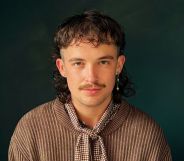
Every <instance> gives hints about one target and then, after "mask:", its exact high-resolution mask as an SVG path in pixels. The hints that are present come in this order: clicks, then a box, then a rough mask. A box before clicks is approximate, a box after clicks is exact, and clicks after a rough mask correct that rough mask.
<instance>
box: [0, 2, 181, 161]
mask: <svg viewBox="0 0 184 161" xmlns="http://www.w3.org/2000/svg"><path fill="white" fill-rule="evenodd" d="M84 9H98V10H101V11H103V12H105V13H107V14H109V15H111V16H112V17H113V18H115V19H116V20H118V21H119V22H120V23H121V24H122V25H123V26H124V28H125V31H126V40H127V45H126V60H127V61H126V66H127V69H128V72H129V74H130V75H131V78H132V80H133V82H134V83H135V86H136V89H137V94H136V96H134V97H132V98H131V99H129V101H130V102H131V103H132V104H134V105H136V106H137V107H138V108H140V109H142V110H143V111H145V112H147V113H149V114H150V115H151V116H152V117H153V118H154V119H155V120H156V121H157V122H158V123H159V124H160V126H161V127H162V128H163V129H164V132H165V135H166V137H167V140H168V142H169V144H170V146H171V149H172V155H173V160H175V161H183V160H184V157H183V145H184V139H183V137H184V125H183V123H184V121H183V113H184V103H183V102H184V95H183V93H184V92H183V91H184V85H183V84H184V71H183V70H184V63H183V61H184V47H183V46H184V44H183V43H184V1H183V0H174V1H173V0H167V1H166V0H117V1H115V0H78V1H76V0H52V1H51V0H50V1H49V0H46V1H44V0H39V1H36V0H35V1H34V0H26V1H23V0H14V1H13V0H10V1H6V2H5V1H4V2H1V5H0V16H1V19H0V26H1V29H0V46H1V50H0V52H1V55H0V69H1V78H0V81H1V83H0V85H1V87H0V89H1V92H0V94H1V97H0V98H1V101H0V160H1V161H6V160H7V151H8V145H9V141H10V137H11V135H12V133H13V130H14V128H15V126H16V124H17V122H18V120H19V119H20V118H21V116H22V115H23V114H24V113H26V112H27V111H29V110H30V109H32V108H33V107H35V106H37V105H39V104H41V103H43V102H46V101H49V100H51V99H53V98H54V97H55V91H54V89H53V85H52V68H53V65H52V60H51V56H50V55H51V52H52V37H53V32H54V31H55V29H56V26H57V25H58V24H59V23H60V22H61V21H62V19H63V18H65V17H67V16H70V15H73V14H75V13H79V12H81V11H82V10H84Z"/></svg>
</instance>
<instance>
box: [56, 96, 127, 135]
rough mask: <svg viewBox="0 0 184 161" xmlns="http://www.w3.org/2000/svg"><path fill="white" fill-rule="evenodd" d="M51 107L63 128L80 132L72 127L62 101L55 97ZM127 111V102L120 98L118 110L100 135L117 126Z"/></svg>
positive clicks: (111, 130)
mask: <svg viewBox="0 0 184 161" xmlns="http://www.w3.org/2000/svg"><path fill="white" fill-rule="evenodd" d="M53 109H54V111H55V114H56V117H57V119H58V121H59V122H60V123H61V125H62V126H64V127H65V128H67V129H68V130H70V131H72V132H73V133H75V134H77V135H79V134H80V132H78V131H77V130H76V129H75V128H74V126H73V124H72V122H71V120H70V117H69V115H68V113H67V111H66V110H65V108H64V105H63V103H61V102H60V101H59V99H58V98H56V99H55V101H54V103H53ZM129 112H130V107H129V104H128V103H127V102H126V101H125V100H122V103H121V105H120V108H119V110H118V112H117V113H116V115H115V116H114V118H113V119H112V120H111V121H110V122H109V123H108V124H107V126H106V127H105V128H104V129H103V130H102V131H101V132H100V135H101V136H102V137H103V136H105V135H108V134H110V133H111V132H113V131H115V130H116V129H117V128H119V127H120V126H121V125H122V124H123V123H124V121H125V120H126V118H127V116H128V114H129Z"/></svg>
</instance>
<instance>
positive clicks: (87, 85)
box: [79, 83, 106, 90]
mask: <svg viewBox="0 0 184 161" xmlns="http://www.w3.org/2000/svg"><path fill="white" fill-rule="evenodd" d="M95 87H98V88H105V87H106V85H105V84H100V83H93V84H89V83H88V84H84V85H81V86H79V90H82V89H86V88H95Z"/></svg>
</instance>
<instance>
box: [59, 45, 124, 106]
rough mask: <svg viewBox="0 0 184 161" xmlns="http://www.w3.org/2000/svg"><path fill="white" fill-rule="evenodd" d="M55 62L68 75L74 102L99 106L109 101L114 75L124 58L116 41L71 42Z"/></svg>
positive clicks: (64, 75) (120, 68) (119, 68)
mask: <svg viewBox="0 0 184 161" xmlns="http://www.w3.org/2000/svg"><path fill="white" fill-rule="evenodd" d="M61 53H62V59H57V60H56V65H57V67H58V69H59V71H60V73H61V75H62V76H63V77H65V78H66V79H67V83H68V87H69V90H70V92H71V97H72V102H73V104H74V105H79V106H87V107H97V106H100V105H102V104H107V103H109V102H110V100H111V97H112V90H113V88H114V84H115V76H116V74H117V73H120V72H121V70H122V68H123V64H124V62H125V57H124V56H122V55H121V56H119V57H117V55H118V50H117V47H116V46H115V45H113V44H111V45H106V44H101V45H99V46H97V47H95V46H94V45H92V44H90V43H82V42H81V43H80V44H78V45H76V44H72V45H70V46H69V47H67V48H66V49H61Z"/></svg>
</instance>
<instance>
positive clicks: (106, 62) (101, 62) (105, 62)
mask: <svg viewBox="0 0 184 161" xmlns="http://www.w3.org/2000/svg"><path fill="white" fill-rule="evenodd" d="M100 64H102V65H108V64H110V62H109V61H108V60H101V61H100Z"/></svg>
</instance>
